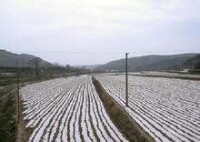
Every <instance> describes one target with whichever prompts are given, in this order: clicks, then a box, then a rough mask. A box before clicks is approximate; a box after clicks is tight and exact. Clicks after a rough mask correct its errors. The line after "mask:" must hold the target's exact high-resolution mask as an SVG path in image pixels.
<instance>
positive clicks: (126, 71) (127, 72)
mask: <svg viewBox="0 0 200 142" xmlns="http://www.w3.org/2000/svg"><path fill="white" fill-rule="evenodd" d="M128 54H129V53H126V107H128Z"/></svg>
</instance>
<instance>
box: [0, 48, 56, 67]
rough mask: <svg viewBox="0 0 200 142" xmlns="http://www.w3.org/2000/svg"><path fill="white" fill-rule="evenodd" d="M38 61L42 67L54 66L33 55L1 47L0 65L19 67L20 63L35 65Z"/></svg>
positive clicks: (25, 65)
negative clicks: (17, 52) (13, 51)
mask: <svg viewBox="0 0 200 142" xmlns="http://www.w3.org/2000/svg"><path fill="white" fill-rule="evenodd" d="M36 61H37V62H38V63H39V64H40V66H41V67H50V66H53V65H52V64H51V63H49V62H47V61H44V60H43V59H41V58H39V57H36V56H33V55H28V54H15V53H11V52H8V51H6V50H1V49H0V67H17V66H18V65H19V66H20V67H34V66H35V63H36Z"/></svg>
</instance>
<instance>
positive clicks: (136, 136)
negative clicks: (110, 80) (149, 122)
mask: <svg viewBox="0 0 200 142" xmlns="http://www.w3.org/2000/svg"><path fill="white" fill-rule="evenodd" d="M92 79H93V84H94V86H95V88H96V91H97V93H98V95H99V97H100V99H101V101H102V102H103V105H104V107H105V109H106V112H107V114H108V115H109V117H110V119H111V120H112V122H113V123H114V124H115V126H116V127H117V128H118V129H119V131H120V132H121V133H122V134H123V136H124V137H126V138H127V140H129V141H130V142H154V141H155V140H154V139H153V138H152V137H151V136H150V135H149V134H148V133H146V132H145V131H144V130H143V129H142V128H141V127H140V126H139V125H138V124H137V123H136V122H135V121H134V120H133V119H132V118H131V117H130V116H129V115H128V113H127V112H126V111H125V110H124V109H123V108H122V107H121V106H120V105H119V104H118V103H117V102H116V101H115V100H114V99H113V98H112V97H111V96H110V95H109V94H108V93H107V92H106V91H105V90H104V88H103V87H102V85H101V84H100V83H99V81H98V80H96V79H95V78H94V77H93V78H92Z"/></svg>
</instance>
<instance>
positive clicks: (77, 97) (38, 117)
mask: <svg viewBox="0 0 200 142" xmlns="http://www.w3.org/2000/svg"><path fill="white" fill-rule="evenodd" d="M20 94H21V97H22V99H23V101H24V106H25V111H24V112H23V113H24V114H25V118H24V119H25V120H27V121H28V123H27V126H26V127H31V128H35V129H34V131H33V133H32V135H31V137H30V139H29V141H30V142H39V141H48V142H50V141H52V142H53V141H56V142H66V141H67V142H71V141H72V142H73V141H76V142H80V141H85V142H91V141H94V142H96V141H101V142H104V141H109V142H111V141H117V142H118V141H123V142H124V141H127V140H126V139H125V138H124V137H123V136H122V134H121V133H120V132H119V131H118V129H117V128H116V127H115V126H114V124H113V123H112V122H111V120H110V118H109V117H108V115H107V113H106V112H105V109H104V107H103V104H102V102H101V101H100V98H99V97H98V94H97V93H96V91H95V88H94V86H93V84H92V80H91V77H90V76H81V77H71V78H67V79H65V78H61V79H54V80H50V81H44V82H41V83H36V84H32V85H27V86H25V87H23V88H22V89H21V90H20Z"/></svg>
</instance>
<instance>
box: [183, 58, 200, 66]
mask: <svg viewBox="0 0 200 142" xmlns="http://www.w3.org/2000/svg"><path fill="white" fill-rule="evenodd" d="M184 65H185V66H186V67H187V68H190V69H200V54H198V55H196V56H194V57H192V58H190V59H188V60H187V61H186V62H185V63H184Z"/></svg>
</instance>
